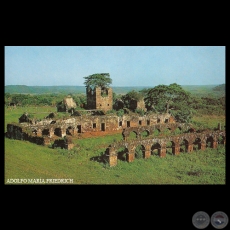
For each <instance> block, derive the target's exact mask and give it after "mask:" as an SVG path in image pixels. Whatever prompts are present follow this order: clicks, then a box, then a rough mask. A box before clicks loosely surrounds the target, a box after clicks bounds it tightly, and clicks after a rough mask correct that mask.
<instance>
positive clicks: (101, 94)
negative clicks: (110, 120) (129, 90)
mask: <svg viewBox="0 0 230 230" xmlns="http://www.w3.org/2000/svg"><path fill="white" fill-rule="evenodd" d="M86 95H87V109H98V110H104V111H107V110H112V109H113V90H112V88H101V87H95V88H94V89H91V88H90V87H87V88H86Z"/></svg>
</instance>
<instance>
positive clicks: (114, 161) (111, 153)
mask: <svg viewBox="0 0 230 230" xmlns="http://www.w3.org/2000/svg"><path fill="white" fill-rule="evenodd" d="M116 165H117V154H116V152H115V149H114V148H110V149H109V166H110V167H112V166H116Z"/></svg>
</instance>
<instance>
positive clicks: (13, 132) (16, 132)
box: [6, 124, 50, 145]
mask: <svg viewBox="0 0 230 230" xmlns="http://www.w3.org/2000/svg"><path fill="white" fill-rule="evenodd" d="M6 137H8V138H10V139H16V140H25V141H29V142H32V143H35V144H38V145H48V144H50V138H49V137H46V136H36V135H35V134H33V133H32V132H31V133H28V132H27V131H26V130H25V128H24V127H21V126H20V125H15V124H7V132H6Z"/></svg>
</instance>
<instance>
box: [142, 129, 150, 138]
mask: <svg viewBox="0 0 230 230" xmlns="http://www.w3.org/2000/svg"><path fill="white" fill-rule="evenodd" d="M148 136H149V131H148V130H144V131H143V132H141V137H142V138H145V137H148Z"/></svg>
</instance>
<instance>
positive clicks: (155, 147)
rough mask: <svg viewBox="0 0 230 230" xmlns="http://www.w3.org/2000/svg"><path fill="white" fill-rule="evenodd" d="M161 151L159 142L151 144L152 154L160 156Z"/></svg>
mask: <svg viewBox="0 0 230 230" xmlns="http://www.w3.org/2000/svg"><path fill="white" fill-rule="evenodd" d="M160 153H161V145H160V144H159V143H154V144H153V145H152V146H151V155H158V156H160Z"/></svg>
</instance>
